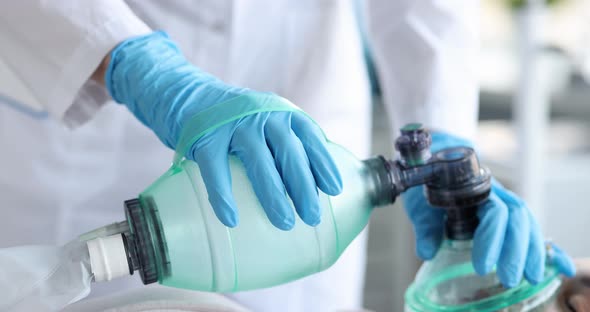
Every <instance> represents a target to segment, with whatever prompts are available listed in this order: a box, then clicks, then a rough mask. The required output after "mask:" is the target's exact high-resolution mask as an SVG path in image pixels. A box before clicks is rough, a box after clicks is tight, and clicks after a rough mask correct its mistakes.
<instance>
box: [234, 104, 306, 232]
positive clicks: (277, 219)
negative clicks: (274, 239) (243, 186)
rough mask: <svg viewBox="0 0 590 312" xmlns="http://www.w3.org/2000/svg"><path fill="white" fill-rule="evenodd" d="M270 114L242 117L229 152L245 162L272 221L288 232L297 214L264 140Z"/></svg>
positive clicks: (261, 201) (255, 188) (247, 172)
mask: <svg viewBox="0 0 590 312" xmlns="http://www.w3.org/2000/svg"><path fill="white" fill-rule="evenodd" d="M268 115H269V114H268V113H266V114H256V115H251V116H248V117H245V118H243V119H242V120H240V124H239V125H238V126H237V128H236V130H235V132H234V135H233V137H232V140H231V143H230V152H231V153H232V154H235V155H236V156H237V157H238V158H239V159H240V160H241V161H242V163H243V164H244V167H245V169H246V174H247V175H248V178H249V179H250V182H251V183H252V187H253V188H254V192H255V193H256V196H258V199H259V200H260V203H261V204H262V208H263V209H264V211H265V212H266V215H267V216H268V219H269V220H270V222H271V223H272V224H273V225H274V226H275V227H277V228H279V229H281V230H285V231H286V230H290V229H292V228H293V226H294V225H295V213H294V211H293V208H292V207H291V204H290V203H289V201H288V199H287V194H286V191H285V186H284V185H283V180H282V179H281V176H280V175H279V172H278V171H277V168H276V167H275V161H274V159H273V157H272V154H271V152H270V150H269V149H268V146H267V145H266V142H265V138H264V123H265V122H266V119H267V118H268Z"/></svg>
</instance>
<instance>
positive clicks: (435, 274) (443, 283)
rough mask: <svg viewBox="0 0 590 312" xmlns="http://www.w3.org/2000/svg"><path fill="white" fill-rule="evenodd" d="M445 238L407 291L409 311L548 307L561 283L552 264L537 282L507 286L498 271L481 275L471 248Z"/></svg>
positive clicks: (525, 311)
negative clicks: (472, 257)
mask: <svg viewBox="0 0 590 312" xmlns="http://www.w3.org/2000/svg"><path fill="white" fill-rule="evenodd" d="M450 244H452V243H450V241H447V242H445V244H444V245H443V247H442V248H441V250H440V251H439V253H438V254H437V256H436V257H435V259H433V260H432V261H429V262H426V263H425V264H424V265H423V266H422V268H421V269H420V271H419V273H418V275H417V276H416V281H414V283H412V285H410V287H409V288H408V290H407V291H406V295H405V301H406V311H407V312H442V311H445V312H468V311H482V312H486V311H487V312H492V311H506V312H533V311H535V312H536V311H544V309H545V307H546V306H547V305H548V304H549V303H550V302H551V300H552V299H553V298H554V295H555V293H556V290H557V289H558V287H559V286H560V284H561V280H560V279H559V277H558V272H557V271H556V270H555V269H554V268H553V267H551V266H547V268H546V270H545V278H544V279H543V281H542V282H541V283H539V284H537V285H531V284H529V283H528V282H526V281H523V282H521V283H520V284H519V285H518V286H517V287H514V288H510V289H506V288H504V287H502V285H501V284H500V282H499V280H498V278H497V276H496V273H495V272H492V273H490V274H488V275H485V276H479V275H477V273H476V272H475V270H474V269H473V265H472V263H471V257H470V254H471V248H470V246H468V247H467V248H463V249H457V248H453V247H452V246H450Z"/></svg>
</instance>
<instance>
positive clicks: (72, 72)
mask: <svg viewBox="0 0 590 312" xmlns="http://www.w3.org/2000/svg"><path fill="white" fill-rule="evenodd" d="M149 32H151V29H150V28H149V27H148V26H147V25H146V24H144V23H143V22H142V21H141V20H139V19H137V18H136V19H128V20H121V18H120V16H119V17H118V18H116V19H113V20H110V21H107V22H106V23H105V24H104V25H103V27H98V28H96V29H95V31H94V32H89V33H88V34H87V36H86V37H85V39H84V40H83V41H81V42H80V44H79V46H78V47H77V49H76V50H75V51H74V52H73V53H72V56H71V59H70V60H69V61H68V62H67V65H66V66H65V67H64V68H63V71H62V72H61V74H60V75H59V76H58V77H56V80H57V83H56V84H55V86H56V88H55V89H54V90H53V92H51V93H50V94H49V96H48V99H47V101H48V103H47V105H46V107H47V108H48V110H49V114H50V115H52V116H53V117H54V118H56V119H57V120H61V121H62V122H63V123H64V124H65V125H66V126H68V127H70V128H75V127H77V126H80V125H82V124H84V123H85V122H86V121H88V120H89V119H91V118H92V116H94V114H95V113H96V112H97V111H98V110H99V109H100V108H101V107H102V106H103V105H104V104H105V103H108V102H109V100H110V95H109V94H108V92H107V90H106V89H105V88H104V87H103V86H102V85H100V84H98V83H96V82H95V81H92V80H91V79H90V76H91V75H92V73H93V72H94V71H95V70H96V67H97V66H98V64H100V63H101V61H102V60H103V58H104V57H105V56H106V55H107V53H109V51H110V50H112V49H113V48H114V47H115V46H116V45H117V44H119V43H120V42H122V41H124V40H125V39H128V38H130V37H134V36H140V35H144V34H147V33H149Z"/></svg>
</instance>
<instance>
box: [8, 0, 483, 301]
mask: <svg viewBox="0 0 590 312" xmlns="http://www.w3.org/2000/svg"><path fill="white" fill-rule="evenodd" d="M352 7H353V6H352V3H351V2H350V1H347V0H321V1H320V0H272V1H271V0H266V1H264V0H234V1H231V0H226V1H218V0H208V1H207V0H201V1H188V0H185V1H182V0H178V1H147V0H137V1H127V2H124V1H121V0H101V1H75V0H69V1H65V0H64V1H51V2H48V1H41V0H21V1H3V2H0V63H3V64H4V65H5V68H4V69H0V72H3V73H4V75H5V76H7V75H8V78H6V77H3V78H2V77H0V78H2V79H0V81H2V80H5V81H9V84H5V85H10V86H14V87H11V88H9V89H8V90H3V89H2V86H1V85H0V91H1V92H2V93H4V95H7V96H9V97H11V98H17V99H25V100H24V102H27V103H26V104H31V105H37V106H39V107H41V108H42V109H43V110H45V111H47V112H48V114H49V117H48V118H43V114H37V115H35V116H36V117H35V118H33V117H31V116H29V115H26V114H23V113H22V112H19V111H17V110H15V109H14V108H13V107H10V105H1V104H0V146H2V151H1V152H0V172H1V174H0V198H1V199H2V206H3V211H4V214H3V218H1V219H0V237H1V238H0V246H10V245H19V244H29V243H55V242H64V241H66V240H68V239H70V238H72V237H73V236H75V235H77V234H79V233H82V232H84V231H87V230H90V229H93V228H96V227H98V226H101V225H104V224H106V223H109V222H113V221H118V220H122V219H123V209H122V202H123V200H125V199H129V198H132V197H135V196H136V195H137V194H138V193H139V192H140V191H141V190H142V189H143V188H145V187H146V186H147V185H148V184H149V183H150V182H151V181H153V180H154V179H156V178H157V177H158V176H159V175H160V174H162V173H163V172H164V171H165V170H166V168H167V166H168V165H169V163H170V160H171V159H172V152H171V151H170V150H168V149H167V148H165V147H164V146H163V145H162V144H161V143H160V142H159V141H158V140H157V138H156V137H155V135H153V134H152V133H151V131H150V130H149V129H147V128H145V127H144V126H142V125H141V124H140V123H139V122H137V121H136V120H135V118H134V117H133V116H132V115H131V114H130V113H129V112H128V111H127V110H126V109H125V107H123V106H121V105H117V104H115V103H113V102H111V101H109V98H108V94H107V93H106V92H105V90H104V89H103V88H102V87H100V86H98V85H97V84H96V83H93V82H92V81H89V80H88V77H89V76H90V75H91V74H92V72H93V71H94V69H95V68H96V67H97V65H98V64H99V62H100V61H101V59H102V58H103V57H104V56H105V55H106V54H107V53H108V51H109V50H110V49H112V48H113V47H114V46H116V44H117V43H119V42H120V41H122V40H124V39H126V38H129V37H132V36H137V35H142V34H145V33H148V32H150V31H151V29H163V30H165V31H167V32H168V33H169V34H170V35H171V37H172V38H173V39H174V40H175V41H177V42H178V43H179V45H180V47H181V49H182V51H183V52H184V54H185V55H186V57H187V58H188V59H189V60H190V61H192V62H193V63H194V64H196V65H197V66H199V67H201V68H203V69H204V70H206V71H208V72H210V73H212V74H214V75H216V76H218V77H220V78H222V79H224V80H225V81H227V82H230V83H233V84H236V85H241V86H246V87H250V88H253V89H257V90H262V91H273V92H276V93H278V94H280V95H282V96H284V97H286V98H288V99H290V100H291V101H293V102H294V103H296V104H297V105H299V106H300V107H302V108H303V109H304V110H305V111H307V112H308V113H309V114H310V115H311V116H312V117H313V118H314V119H315V120H316V121H317V122H318V123H319V124H320V125H321V126H322V128H323V129H324V130H325V132H326V133H327V135H328V137H329V138H330V139H331V140H333V141H335V142H337V143H340V144H342V145H344V146H345V147H347V148H348V149H350V150H351V151H353V152H354V153H355V154H356V155H358V156H359V157H366V156H367V155H368V152H369V142H370V141H369V139H370V138H369V135H370V126H371V122H370V120H371V119H370V94H369V88H368V79H367V75H366V71H365V68H364V62H363V58H362V49H361V43H360V36H359V32H358V31H357V28H356V25H355V20H354V14H353V9H352ZM367 8H368V10H367V14H368V15H367V17H368V20H369V21H370V27H369V30H370V32H369V34H370V38H371V39H372V44H373V51H374V52H375V56H376V64H377V69H378V74H379V77H380V80H381V87H382V89H383V91H384V95H385V102H386V104H387V106H388V110H389V112H390V115H391V117H392V121H393V122H394V123H395V126H399V125H401V124H402V123H405V122H409V121H418V122H425V123H426V124H427V125H430V126H432V127H436V128H440V129H443V130H447V131H450V132H454V133H457V134H460V135H463V136H467V137H472V136H473V133H474V129H475V120H476V115H477V105H476V103H477V90H476V84H475V75H474V70H475V69H474V67H473V66H474V62H473V57H474V52H473V50H474V49H475V42H476V41H475V36H474V32H475V26H476V25H474V24H476V23H473V22H474V21H473V19H474V18H475V19H476V16H477V13H476V12H475V9H476V5H474V4H471V2H469V3H465V2H464V1H458V0H455V1H451V0H444V1H415V0H403V1H390V0H383V1H377V0H371V1H368V2H367ZM18 90H25V91H26V94H25V95H23V94H17V93H18V92H17V91H18ZM0 100H1V99H0ZM64 125H66V126H67V127H64ZM365 239H366V235H365V234H363V235H361V236H360V237H359V239H357V240H356V241H355V242H354V243H353V244H352V245H351V246H350V247H349V249H348V250H347V251H346V252H345V254H344V255H343V256H342V258H341V259H340V260H339V261H338V262H337V263H336V264H335V265H334V266H333V267H332V268H330V269H328V270H327V271H325V272H322V273H320V274H317V275H315V276H311V277H307V278H304V279H301V280H299V281H296V282H293V283H290V284H286V285H282V286H278V287H274V288H270V289H265V290H260V291H252V292H247V293H239V294H234V295H232V297H233V298H235V299H236V300H238V301H239V302H241V303H242V304H243V305H244V306H246V307H248V308H250V309H252V310H254V311H333V310H335V309H337V308H356V307H358V306H360V305H361V300H362V296H361V295H362V288H363V276H364V264H365ZM133 283H134V284H135V285H139V282H137V281H136V280H135V281H133ZM98 288H101V287H100V286H99V287H98ZM103 288H112V286H111V285H108V287H103ZM105 291H108V290H105ZM98 292H99V293H100V292H101V291H100V289H99V291H98Z"/></svg>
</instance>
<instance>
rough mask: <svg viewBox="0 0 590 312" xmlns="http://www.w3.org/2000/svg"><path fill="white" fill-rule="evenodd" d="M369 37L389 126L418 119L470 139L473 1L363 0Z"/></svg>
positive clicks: (474, 110) (474, 109)
mask: <svg viewBox="0 0 590 312" xmlns="http://www.w3.org/2000/svg"><path fill="white" fill-rule="evenodd" d="M365 8H366V14H367V17H368V26H369V39H370V44H371V48H372V52H373V57H374V61H375V64H376V70H377V75H378V78H379V83H380V87H381V90H382V95H383V99H384V103H385V105H386V107H387V110H388V112H389V116H390V119H391V122H392V125H393V127H395V128H399V127H401V126H403V125H404V124H406V123H409V122H421V123H423V124H425V125H426V126H427V127H429V128H432V129H438V130H442V131H446V132H449V133H452V134H455V135H459V136H462V137H465V138H468V139H473V138H474V136H475V132H476V126H477V114H478V85H477V75H476V57H477V54H476V53H477V49H478V42H477V40H478V38H477V32H478V26H479V22H478V15H479V4H478V3H477V1H463V0H438V1H436V0H424V1H416V0H396V1H393V0H367V1H365Z"/></svg>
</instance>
